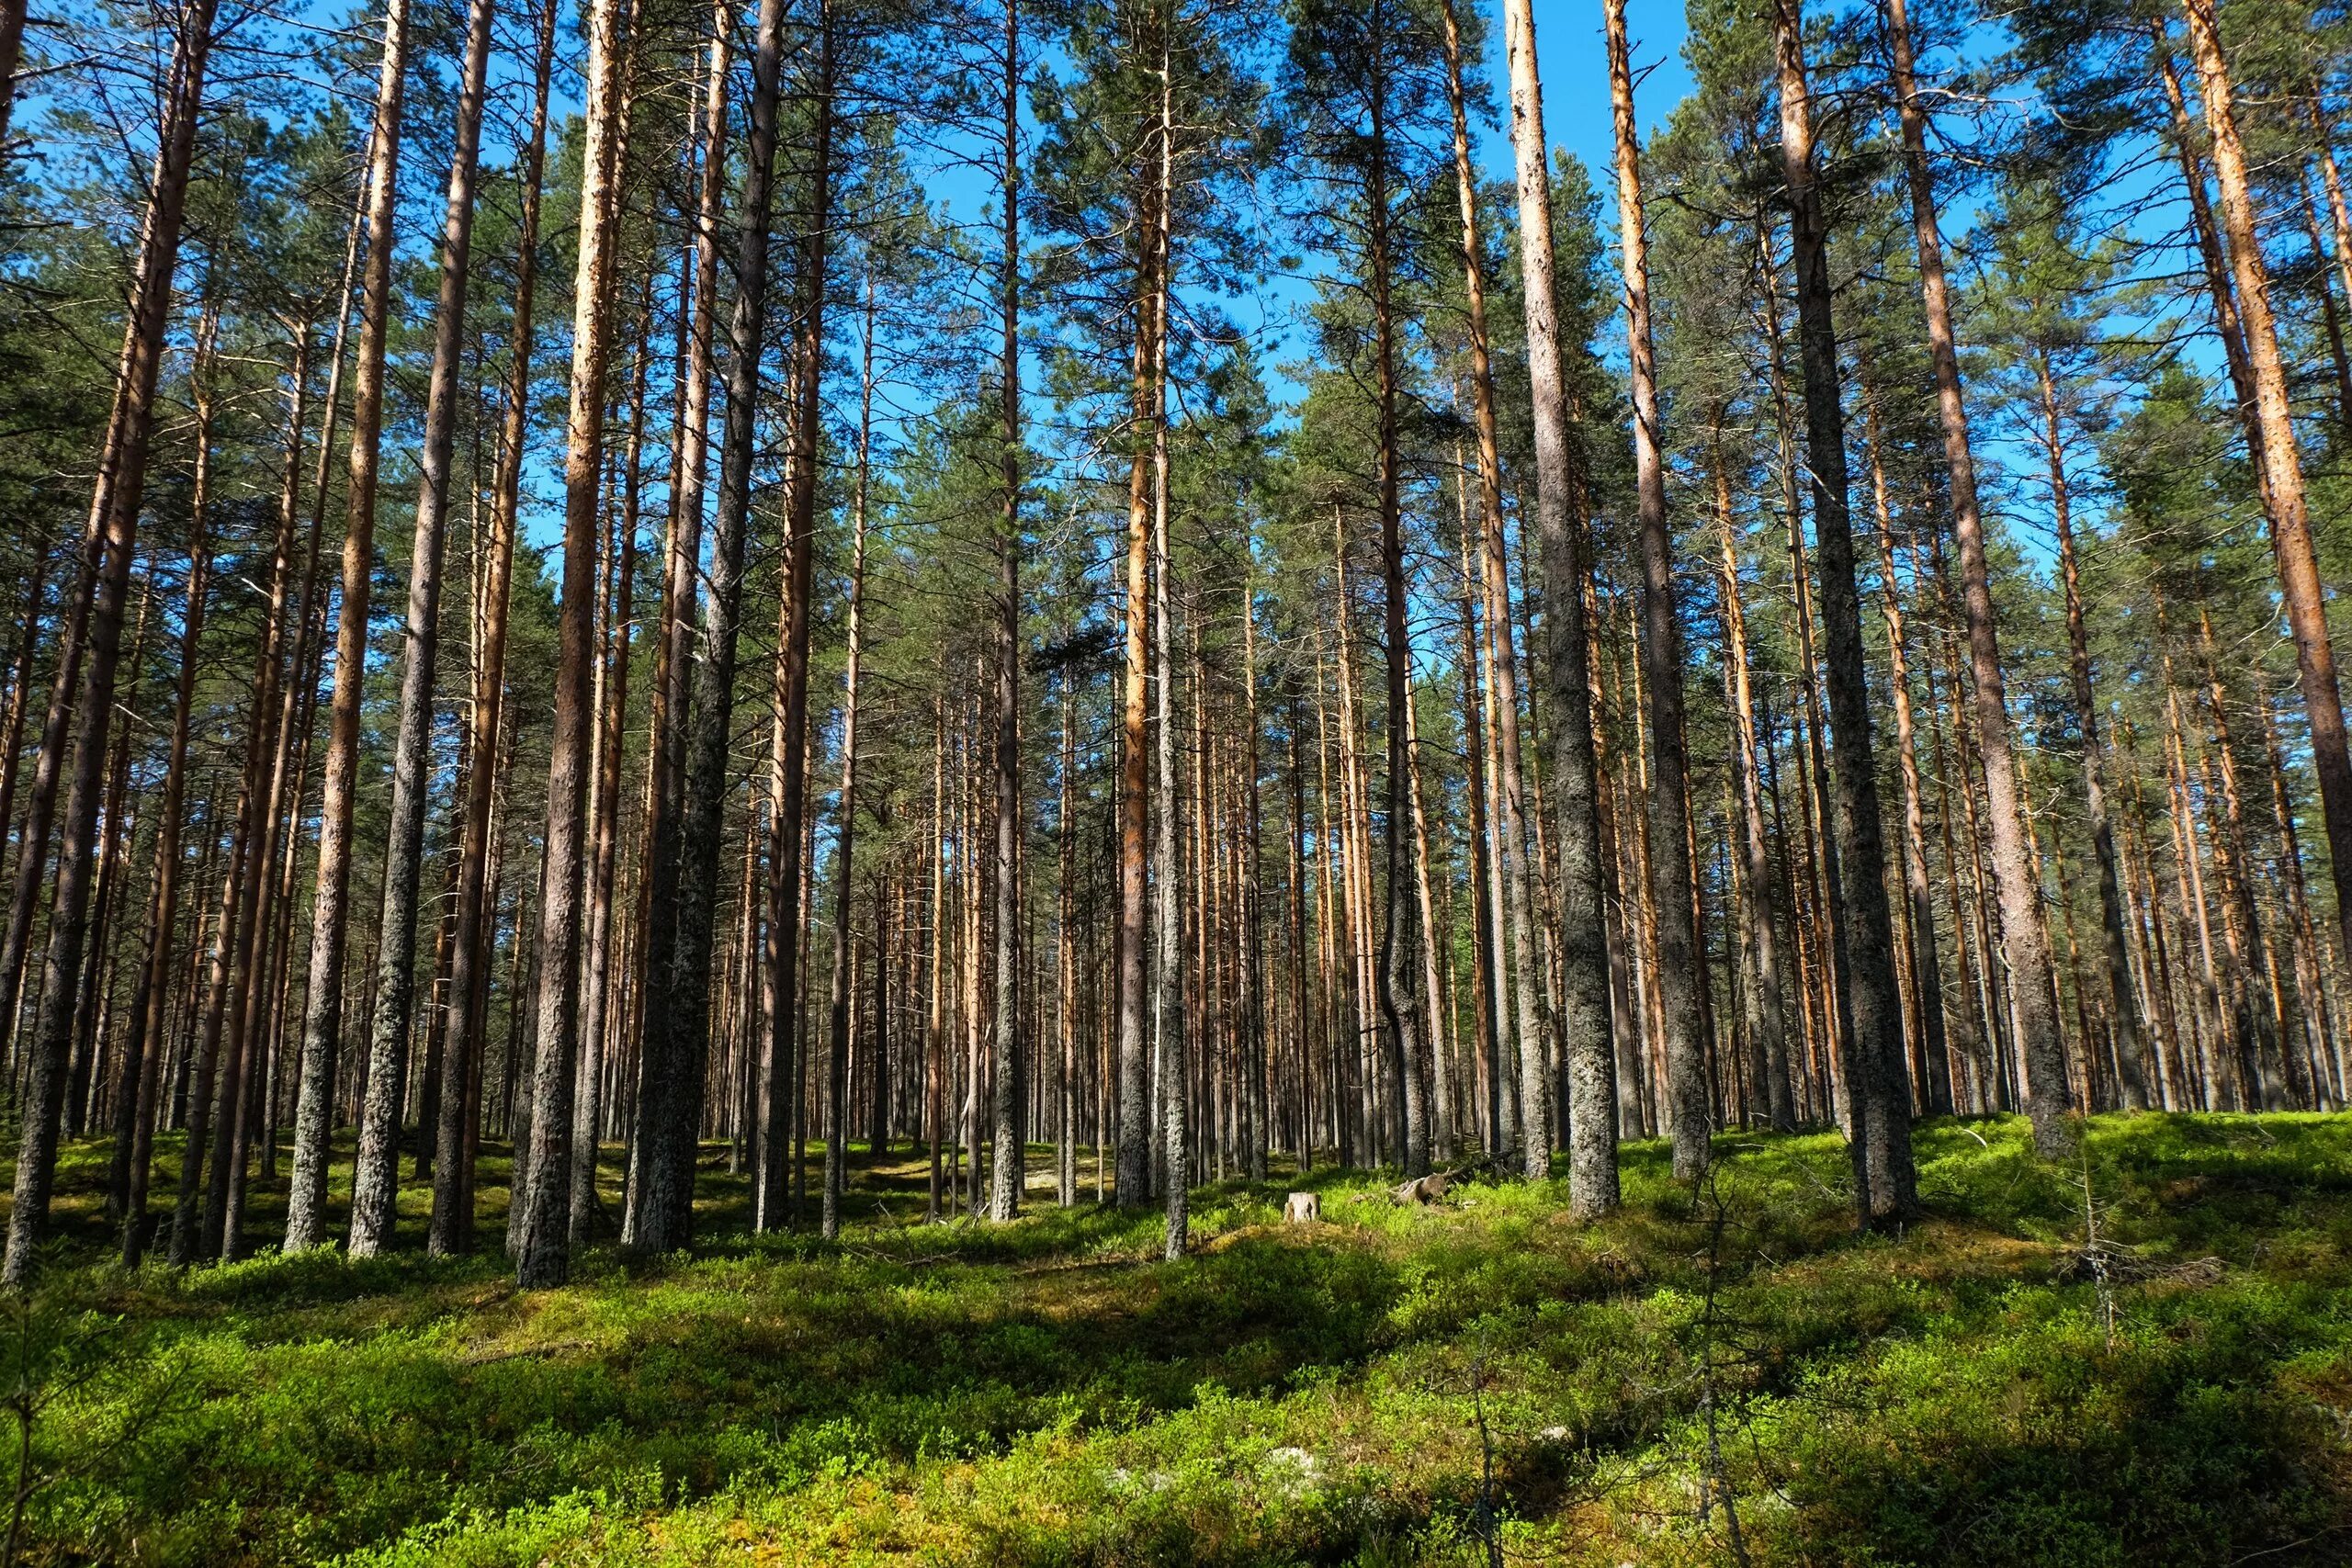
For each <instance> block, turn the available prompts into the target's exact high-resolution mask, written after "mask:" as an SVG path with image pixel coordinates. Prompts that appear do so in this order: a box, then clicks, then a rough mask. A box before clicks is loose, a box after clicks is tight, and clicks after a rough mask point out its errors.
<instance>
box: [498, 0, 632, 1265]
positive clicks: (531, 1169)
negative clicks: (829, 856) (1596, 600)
mask: <svg viewBox="0 0 2352 1568" xmlns="http://www.w3.org/2000/svg"><path fill="white" fill-rule="evenodd" d="M629 24H630V17H629V11H628V4H627V0H593V4H592V7H591V9H590V12H589V17H588V99H587V141H586V144H585V148H584V151H583V152H582V169H583V171H584V174H583V180H582V189H581V193H580V213H581V221H580V258H579V268H578V271H577V273H576V275H575V277H574V281H573V285H572V324H571V413H570V416H569V418H568V420H567V422H566V427H565V433H564V435H565V440H564V472H563V486H564V509H563V577H562V593H561V599H560V608H559V613H558V618H557V623H556V626H557V655H556V678H555V715H554V725H555V728H554V731H553V736H552V739H551V741H550V744H549V748H548V819H547V836H546V838H545V839H544V840H542V849H543V852H544V854H545V856H546V861H545V864H544V865H543V866H542V868H541V871H540V878H539V897H538V908H539V931H538V964H537V968H538V973H537V976H535V977H534V978H535V984H536V987H537V996H536V997H535V998H534V999H533V1003H532V1012H533V1014H534V1027H533V1033H534V1034H535V1036H536V1037H537V1062H536V1063H534V1064H533V1071H532V1083H531V1126H530V1135H529V1139H528V1142H527V1144H526V1145H525V1146H524V1147H520V1148H517V1149H516V1151H515V1157H516V1158H517V1159H519V1160H521V1161H522V1164H523V1174H522V1177H521V1179H520V1182H519V1184H518V1185H519V1188H520V1191H519V1193H518V1194H517V1197H516V1199H515V1201H516V1202H518V1203H519V1204H520V1205H521V1209H522V1218H521V1223H520V1225H519V1228H518V1233H517V1235H515V1283H516V1284H518V1285H520V1286H521V1287H522V1288H524V1289H526V1290H536V1289H544V1288H546V1287H548V1286H551V1285H560V1284H561V1283H563V1281H564V1280H565V1278H566V1276H567V1275H568V1274H569V1272H570V1270H571V1112H572V1094H573V1089H574V1087H575V1074H576V1071H577V1068H578V1066H579V1044H580V1043H579V1040H578V1038H577V1035H578V1022H579V1002H580V987H579V975H578V969H579V964H580V955H581V946H582V934H583V933H582V925H583V924H584V921H583V919H582V915H583V910H582V895H583V893H584V891H585V883H586V877H585V870H586V863H587V859H588V843H587V833H586V827H587V824H586V821H585V815H586V807H587V795H588V771H589V768H590V767H591V765H592V764H593V762H594V759H593V758H592V757H591V756H590V755H589V740H590V726H591V718H592V715H591V714H590V712H589V703H590V696H589V685H590V677H591V674H592V670H591V666H592V664H593V663H594V660H595V656H596V654H595V649H594V647H593V646H592V644H593V640H594V630H595V627H594V615H595V598H596V557H597V544H598V540H597V526H596V514H597V506H598V503H599V502H600V501H601V500H602V499H603V491H604V467H605V465H604V450H605V367H606V363H607V361H608V359H609V357H610V353H611V333H610V326H611V322H610V320H609V311H608V307H609V305H610V301H611V285H610V278H611V276H612V271H613V268H614V265H615V264H616V257H615V255H614V254H613V253H614V249H615V243H616V238H617V231H618V228H619V225H618V222H617V217H618V213H617V210H616V208H617V203H616V201H614V200H613V199H612V197H611V195H610V194H609V193H610V190H611V186H612V182H613V181H615V180H616V179H617V178H618V177H619V174H620V168H621V162H622V138H623V120H624V117H625V114H626V105H625V103H624V98H625V96H626V93H627V86H626V81H625V72H624V62H623V55H624V52H625V51H626V48H627V39H626V34H627V31H628V27H629Z"/></svg>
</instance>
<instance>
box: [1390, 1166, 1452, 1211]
mask: <svg viewBox="0 0 2352 1568" xmlns="http://www.w3.org/2000/svg"><path fill="white" fill-rule="evenodd" d="M1449 1180H1450V1179H1449V1178H1448V1177H1447V1175H1446V1173H1445V1172H1444V1171H1442V1170H1433V1171H1431V1172H1430V1173H1429V1174H1428V1175H1427V1176H1417V1177H1415V1178H1414V1179H1412V1180H1410V1181H1408V1182H1406V1183H1404V1184H1403V1185H1402V1186H1400V1187H1397V1188H1394V1189H1392V1190H1390V1192H1389V1194H1388V1195H1389V1197H1391V1198H1393V1199H1395V1200H1396V1201H1397V1202H1399V1203H1434V1202H1436V1201H1438V1200H1439V1199H1441V1198H1442V1197H1444V1196H1445V1189H1446V1187H1447V1185H1448V1182H1449Z"/></svg>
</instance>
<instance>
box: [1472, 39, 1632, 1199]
mask: <svg viewBox="0 0 2352 1568" xmlns="http://www.w3.org/2000/svg"><path fill="white" fill-rule="evenodd" d="M1503 20H1504V26H1505V29H1506V32H1507V35H1508V40H1509V51H1510V122H1511V147H1512V151H1513V153H1514V155H1515V162H1516V164H1517V168H1518V175H1519V225H1520V270H1521V279H1522V284H1523V288H1524V308H1525V310H1526V314H1527V367H1528V377H1529V379H1530V382H1531V385H1532V389H1533V399H1534V424H1535V480H1536V486H1535V488H1536V496H1535V518H1534V521H1535V526H1536V537H1537V540H1538V543H1539V545H1540V547H1541V548H1542V551H1543V561H1544V589H1545V607H1544V633H1545V648H1544V653H1545V660H1544V664H1545V676H1546V684H1547V686H1548V688H1549V691H1550V694H1551V703H1552V716H1551V717H1552V735H1551V739H1552V766H1551V770H1550V780H1549V782H1550V788H1551V792H1552V805H1553V809H1554V811H1555V813H1556V814H1557V817H1558V824H1559V826H1558V833H1557V840H1558V841H1557V846H1556V853H1557V854H1558V857H1559V916H1560V1004H1561V1007H1560V1013H1561V1016H1560V1020H1559V1032H1560V1042H1561V1050H1562V1052H1563V1054H1564V1055H1566V1066H1567V1074H1566V1077H1567V1084H1568V1097H1569V1102H1568V1104H1567V1105H1566V1107H1565V1108H1564V1109H1565V1111H1566V1118H1567V1134H1568V1208H1569V1212H1570V1213H1573V1214H1575V1215H1576V1216H1577V1217H1578V1218H1580V1219H1589V1218H1592V1217H1593V1216H1596V1215H1599V1214H1602V1213H1607V1212H1608V1211H1610V1210H1611V1209H1613V1208H1615V1207H1616V1206H1617V1078H1616V1063H1615V1060H1614V1054H1613V1051H1612V1048H1611V1035H1610V996H1609V939H1608V931H1607V925H1606V922H1607V911H1606V907H1605V905H1604V903H1603V882H1602V877H1603V874H1604V872H1603V868H1602V864H1601V857H1600V818H1599V816H1598V815H1597V811H1598V805H1599V789H1600V779H1599V776H1598V769H1597V768H1596V765H1595V763H1594V760H1593V734H1592V694H1591V688H1590V687H1589V685H1588V684H1587V680H1586V663H1587V658H1588V653H1587V649H1586V628H1585V606H1584V594H1583V586H1582V585H1583V581H1584V550H1585V540H1584V539H1583V537H1582V533H1583V526H1582V525H1583V519H1582V517H1581V516H1577V517H1575V518H1572V517H1571V511H1572V509H1576V510H1579V511H1580V509H1581V505H1582V497H1581V487H1580V485H1579V483H1578V476H1577V471H1576V468H1577V462H1578V456H1577V452H1576V451H1575V450H1574V448H1573V447H1572V446H1571V442H1572V441H1573V439H1574V437H1573V436H1572V434H1570V431H1569V427H1568V402H1567V398H1568V393H1567V385H1566V375H1565V370H1564V367H1563V363H1562V349H1561V343H1560V318H1559V308H1558V305H1557V303H1556V301H1555V299H1554V297H1553V287H1554V282H1553V280H1554V264H1553V250H1552V182H1551V175H1550V172H1549V170H1548V168H1547V167H1546V163H1545V160H1546V159H1547V158H1549V156H1550V146H1549V144H1548V143H1547V142H1546V141H1544V88H1543V83H1542V81H1541V79H1540V77H1539V76H1538V74H1537V71H1536V64H1535V13H1534V6H1533V0H1504V6H1503ZM1509 626H1510V620H1509V617H1505V618H1503V619H1501V620H1498V621H1496V622H1495V623H1494V631H1495V641H1496V648H1497V649H1498V652H1499V650H1500V649H1501V648H1502V647H1503V639H1504V637H1505V635H1506V632H1507V628H1508V627H1509ZM1501 705H1502V703H1501V694H1500V693H1499V692H1498V694H1497V702H1496V706H1497V708H1498V709H1499V708H1500V707H1501ZM1500 722H1501V716H1500V714H1499V712H1498V714H1497V723H1498V724H1499V723H1500ZM1536 981H1537V976H1532V975H1530V976H1525V983H1527V984H1534V983H1536ZM1550 1079H1551V1075H1550V1074H1549V1073H1548V1072H1547V1071H1546V1070H1545V1066H1544V1051H1543V1048H1542V1042H1541V1041H1540V1040H1525V1039H1522V1040H1521V1043H1520V1086H1521V1088H1520V1093H1521V1107H1520V1117H1521V1127H1522V1129H1523V1131H1522V1132H1521V1140H1520V1142H1521V1150H1522V1151H1523V1165H1522V1168H1523V1169H1524V1170H1525V1172H1526V1174H1527V1175H1528V1176H1529V1177H1530V1178H1531V1179H1543V1178H1545V1177H1548V1176H1549V1175H1550V1174H1551V1171H1552V1118H1551V1114H1550V1112H1551V1106H1550V1098H1551V1091H1550Z"/></svg>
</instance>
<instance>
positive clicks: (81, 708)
mask: <svg viewBox="0 0 2352 1568" xmlns="http://www.w3.org/2000/svg"><path fill="white" fill-rule="evenodd" d="M213 9H214V7H213V0H190V4H189V5H188V6H187V9H186V10H185V11H184V12H182V13H181V16H180V18H179V27H178V39H177V40H176V43H175V52H174V58H173V67H172V82H171V86H170V98H169V102H170V105H171V109H170V113H169V116H168V118H167V119H166V122H165V125H164V141H163V146H162V147H161V149H160V150H159V151H158V152H157V154H156V160H155V174H154V178H153V183H152V185H151V186H150V189H151V190H152V191H153V197H152V199H151V204H150V209H149V211H148V214H147V222H146V230H145V232H144V234H143V235H142V236H141V251H140V257H139V270H138V274H137V277H136V284H135V288H134V292H133V296H132V298H133V304H132V310H131V313H130V321H129V322H128V323H127V324H126V326H125V330H124V346H123V355H122V361H121V366H122V376H121V378H120V381H119V387H118V390H117V401H118V403H119V407H120V408H121V411H122V421H121V426H120V431H119V443H117V444H115V445H114V446H113V449H112V450H111V451H110V453H109V454H108V464H107V471H105V472H104V473H102V475H101V478H100V480H99V488H100V491H101V493H102V495H103V496H104V499H105V502H106V504H105V507H104V510H103V515H104V518H105V522H104V524H103V525H102V526H101V528H100V529H99V536H98V539H97V543H98V544H99V546H100V553H99V555H98V557H97V563H98V564H97V570H96V574H95V576H94V577H93V579H92V583H91V587H92V594H91V601H90V608H89V621H88V657H87V659H86V660H85V662H84V665H83V668H82V671H81V679H80V684H79V688H78V691H77V692H76V696H75V701H74V705H73V708H74V716H75V718H74V735H73V742H72V750H71V756H70V760H69V761H67V765H66V769H65V774H64V776H65V777H66V778H67V779H68V780H69V781H70V782H69V783H68V784H67V793H66V801H65V818H64V824H63V828H64V832H63V838H62V842H61V844H60V846H59V851H58V865H57V886H56V892H55V895H54V901H53V903H52V905H51V916H50V935H49V949H48V952H47V953H46V954H45V955H44V957H43V960H42V964H41V986H40V1003H39V1006H38V1008H37V1010H36V1011H35V1013H34V1019H33V1034H32V1040H31V1044H30V1049H29V1057H30V1061H29V1069H30V1070H29V1071H28V1074H27V1075H26V1106H25V1111H26V1114H25V1120H24V1130H23V1134H22V1143H21V1144H20V1145H19V1147H18V1150H17V1178H16V1187H15V1198H14V1200H13V1205H12V1207H11V1208H10V1210H9V1214H8V1249H7V1257H6V1265H5V1268H0V1280H5V1282H6V1284H7V1285H8V1286H10V1287H11V1288H14V1289H18V1290H21V1289H23V1288H24V1287H25V1286H26V1285H27V1284H28V1282H29V1281H30V1280H31V1278H32V1270H33V1264H34V1258H35V1254H36V1251H37V1249H38V1247H39V1246H40V1236H41V1230H42V1227H43V1226H44V1225H45V1224H46V1223H47V1221H48V1218H49V1199H50V1191H51V1182H52V1180H53V1179H54V1177H55V1174H56V1159H57V1134H58V1123H59V1119H60V1116H61V1114H62V1111H63V1108H64V1099H65V1083H66V1075H67V1071H68V1066H69V1064H68V1061H67V1054H68V1051H69V1048H70V1045H71V1041H72V1032H73V1024H74V1017H73V1010H74V999H75V998H76V997H77V996H78V994H79V993H80V990H81V981H82V963H83V959H84V956H85V955H84V953H83V942H84V940H85V937H86V935H87V934H88V933H87V922H88V918H89V899H90V892H91V882H92V878H93V875H94V871H95V867H94V864H93V861H94V857H95V855H96V848H97V832H98V815H99V797H100V795H101V793H102V792H103V790H104V787H105V784H106V780H105V777H104V773H105V769H106V761H107V740H108V739H109V737H108V730H109V727H110V724H111V721H112V718H113V713H114V690H115V676H116V670H117V665H118V663H119V659H120V655H121V642H122V621H123V611H124V608H125V604H126V601H127V596H128V594H129V592H130V572H131V564H132V561H131V558H132V555H133V553H134V551H135V550H136V547H137V544H138V527H139V514H140V507H141V497H142V495H143V492H144V489H145V485H146V478H147V453H148V446H149V442H150V439H151V436H152V434H153V429H154V400H155V380H156V376H157V373H158V371H159V370H160V368H161V367H162V362H163V355H164V346H165V345H164V329H165V326H166V324H167V323H168V321H169V320H170V316H171V301H172V274H173V272H174V270H175V267H176V265H177V263H178V259H179V244H180V230H181V220H182V219H183V217H184V215H185V213H186V211H187V184H188V170H189V165H190V164H191V162H192V160H193V158H194V154H195V145H196V130H197V118H198V113H199V112H200V109H201V107H202V104H203V95H204V81H205V65H206V62H207V60H208V58H209V54H210V51H211V45H212V18H213ZM98 514H99V513H98V509H96V508H94V509H93V515H94V516H95V515H98ZM48 739H49V738H48V737H46V736H45V737H44V742H45V744H44V748H43V750H44V756H43V759H42V761H43V763H44V764H45V765H46V764H51V761H52V755H53V753H52V752H51V748H50V747H49V746H48V745H47V744H46V741H47V740H48ZM59 739H62V735H61V736H60V737H59ZM40 849H41V845H40V836H36V835H30V834H28V836H27V839H26V840H25V847H24V850H23V852H22V853H23V855H24V857H25V860H26V863H27V864H28V866H31V867H34V868H36V869H37V867H38V863H39V860H40ZM14 1020H15V998H14V996H13V995H12V996H10V997H9V998H7V1005H6V1010H5V1011H0V1033H5V1032H6V1030H7V1026H9V1025H12V1024H13V1022H14Z"/></svg>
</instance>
